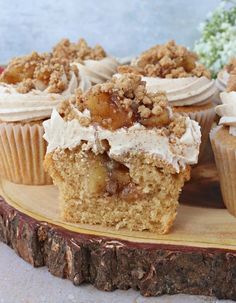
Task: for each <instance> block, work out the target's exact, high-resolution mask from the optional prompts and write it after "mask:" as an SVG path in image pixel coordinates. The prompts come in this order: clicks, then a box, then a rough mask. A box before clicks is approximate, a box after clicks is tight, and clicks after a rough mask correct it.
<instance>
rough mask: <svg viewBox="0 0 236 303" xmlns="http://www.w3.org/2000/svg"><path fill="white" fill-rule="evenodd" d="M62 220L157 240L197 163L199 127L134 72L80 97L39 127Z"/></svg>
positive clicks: (167, 223) (53, 114)
mask: <svg viewBox="0 0 236 303" xmlns="http://www.w3.org/2000/svg"><path fill="white" fill-rule="evenodd" d="M44 128H45V139H46V140H47V142H48V150H47V155H46V158H45V168H46V170H47V171H48V172H49V174H50V175H51V177H52V179H53V181H54V183H55V184H56V185H57V186H58V188H59V191H60V196H61V212H62V216H63V219H64V220H65V221H68V222H73V223H86V224H101V225H104V226H115V227H116V228H121V227H127V228H128V229H129V230H140V231H141V230H149V231H153V232H157V233H160V234H163V233H166V232H167V231H168V230H169V228H170V227H171V225H172V223H173V221H174V219H175V216H176V211H177V206H178V197H179V193H180V191H181V189H182V187H183V185H184V182H185V181H186V180H188V179H189V177H190V166H189V165H190V164H194V163H196V162H197V158H198V152H199V145H200V136H201V135H200V127H199V125H198V124H197V123H196V122H195V121H192V120H191V119H190V118H188V117H186V116H182V115H180V114H178V113H173V112H172V110H171V108H170V107H169V105H168V101H167V99H166V95H165V93H163V92H157V93H148V92H147V91H146V86H145V82H143V81H141V77H140V76H137V75H134V74H124V75H121V76H120V77H115V76H114V77H113V78H112V79H111V80H110V81H109V82H106V83H104V84H99V85H96V86H93V87H92V88H91V89H90V90H89V91H87V92H86V93H83V94H82V93H81V92H78V93H77V94H76V95H75V96H74V97H73V98H71V99H70V100H67V101H65V102H64V103H63V104H62V105H61V107H60V109H59V110H58V111H56V110H54V111H53V113H52V116H51V119H50V120H48V121H46V122H44Z"/></svg>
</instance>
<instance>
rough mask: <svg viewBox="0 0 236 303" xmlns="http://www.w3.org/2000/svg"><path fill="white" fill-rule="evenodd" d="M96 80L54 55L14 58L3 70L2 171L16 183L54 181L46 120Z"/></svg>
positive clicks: (0, 93)
mask: <svg viewBox="0 0 236 303" xmlns="http://www.w3.org/2000/svg"><path fill="white" fill-rule="evenodd" d="M90 86H91V84H90V83H89V82H88V81H87V80H86V81H84V80H83V79H82V78H80V75H79V73H78V69H77V68H76V67H75V66H70V64H69V62H67V61H66V60H61V59H55V58H53V57H52V55H51V54H38V53H36V52H34V53H32V54H31V55H28V56H24V57H19V58H15V59H13V60H12V61H11V62H10V63H9V64H8V66H7V67H6V69H5V70H4V71H3V73H2V74H1V75H0V162H2V163H1V167H3V168H2V169H1V171H0V175H1V176H2V177H3V178H6V179H8V180H10V181H12V182H15V183H21V184H31V185H44V184H49V183H52V181H51V178H50V177H49V176H48V175H47V174H46V173H45V172H44V169H43V159H44V155H45V152H46V142H45V140H44V139H43V126H42V122H43V120H45V119H47V118H48V117H50V115H51V112H52V109H53V108H54V107H56V106H58V105H59V104H60V102H62V101H63V100H65V99H66V98H68V97H70V96H71V95H72V94H73V93H74V92H75V90H76V89H78V88H81V89H86V88H89V87H90Z"/></svg>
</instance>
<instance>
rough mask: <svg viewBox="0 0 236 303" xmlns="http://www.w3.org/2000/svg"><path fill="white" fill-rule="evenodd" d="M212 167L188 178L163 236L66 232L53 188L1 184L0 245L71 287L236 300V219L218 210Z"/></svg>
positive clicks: (84, 228)
mask: <svg viewBox="0 0 236 303" xmlns="http://www.w3.org/2000/svg"><path fill="white" fill-rule="evenodd" d="M217 178H218V176H217V172H216V169H215V166H214V163H213V162H212V161H211V162H210V161H207V162H205V163H203V164H201V165H199V166H198V167H196V168H194V170H193V178H192V181H191V182H190V183H189V184H187V185H186V186H185V189H184V192H183V195H182V197H181V201H182V203H181V205H180V207H179V211H178V216H177V220H176V222H175V224H174V227H173V229H172V230H171V232H170V233H169V234H168V235H162V236H160V235H156V234H154V233H149V232H129V231H128V230H125V229H122V230H115V229H114V228H105V227H101V226H89V225H81V224H68V223H65V222H63V221H62V220H61V218H60V216H59V199H58V192H57V189H56V188H55V187H54V186H24V185H17V184H13V183H10V182H8V181H6V180H1V185H0V196H1V197H2V198H0V240H1V241H3V242H4V243H6V244H7V245H9V246H11V247H12V248H13V249H14V250H15V251H16V253H17V254H18V255H19V256H20V257H22V258H23V259H24V260H26V261H27V262H29V263H31V264H32V265H33V266H36V267H37V266H47V267H48V269H49V271H50V272H51V273H52V274H53V275H55V276H58V277H61V278H66V279H70V280H71V281H72V282H73V283H74V284H75V285H79V284H81V283H83V282H87V283H91V284H93V285H94V286H96V287H97V288H99V289H102V290H107V291H111V290H114V289H116V288H119V289H128V288H131V287H132V288H134V289H138V290H140V292H141V294H143V295H145V296H156V295H161V294H175V293H187V294H198V295H212V296H216V297H218V298H225V299H233V300H236V218H235V217H233V216H231V215H230V214H229V213H228V212H227V210H226V209H225V208H224V205H223V202H222V199H221V195H220V189H219V182H218V180H217Z"/></svg>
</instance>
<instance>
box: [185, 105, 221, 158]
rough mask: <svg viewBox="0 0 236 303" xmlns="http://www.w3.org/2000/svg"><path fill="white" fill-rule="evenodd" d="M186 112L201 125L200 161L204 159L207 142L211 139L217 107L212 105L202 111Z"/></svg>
mask: <svg viewBox="0 0 236 303" xmlns="http://www.w3.org/2000/svg"><path fill="white" fill-rule="evenodd" d="M185 113H186V114H187V115H188V116H189V117H190V118H191V119H193V120H195V121H197V122H198V123H199V125H200V126H201V133H202V137H201V145H200V151H199V157H198V158H199V161H201V160H202V158H203V156H204V152H205V149H206V146H207V142H208V139H209V133H210V130H211V128H212V125H213V123H214V119H215V116H216V113H215V107H214V106H212V107H211V108H208V109H203V110H200V111H192V112H191V111H189V112H186V111H185Z"/></svg>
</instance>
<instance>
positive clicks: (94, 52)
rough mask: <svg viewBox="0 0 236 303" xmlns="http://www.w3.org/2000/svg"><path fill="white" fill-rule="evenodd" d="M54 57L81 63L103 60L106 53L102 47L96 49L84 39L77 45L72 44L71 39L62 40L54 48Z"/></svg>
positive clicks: (97, 46) (98, 46) (96, 46)
mask: <svg viewBox="0 0 236 303" xmlns="http://www.w3.org/2000/svg"><path fill="white" fill-rule="evenodd" d="M53 57H55V58H66V59H68V60H69V61H70V62H72V61H73V62H76V61H77V62H80V61H83V60H88V59H92V60H101V59H103V58H105V57H106V52H105V51H104V49H103V48H102V47H101V46H100V45H95V47H94V48H92V47H90V46H88V44H87V42H86V41H85V40H84V39H80V40H79V41H78V42H77V43H73V42H70V40H69V39H62V40H61V41H60V42H59V43H58V44H57V45H55V46H54V48H53Z"/></svg>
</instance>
